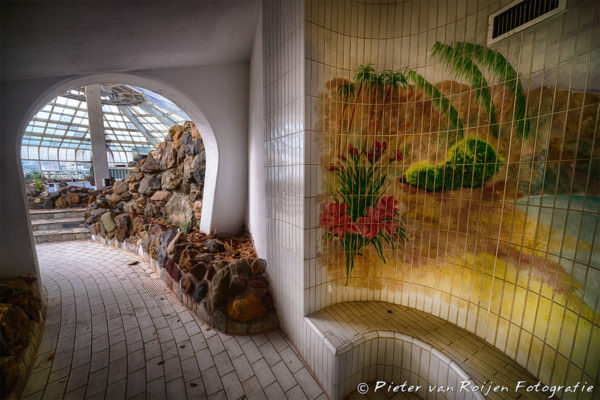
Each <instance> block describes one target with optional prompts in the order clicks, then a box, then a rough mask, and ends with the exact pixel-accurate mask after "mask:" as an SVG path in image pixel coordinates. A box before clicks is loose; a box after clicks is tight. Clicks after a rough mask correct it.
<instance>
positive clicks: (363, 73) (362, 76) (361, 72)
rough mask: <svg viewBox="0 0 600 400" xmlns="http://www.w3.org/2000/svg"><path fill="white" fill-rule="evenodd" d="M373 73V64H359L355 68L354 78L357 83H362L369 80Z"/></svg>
mask: <svg viewBox="0 0 600 400" xmlns="http://www.w3.org/2000/svg"><path fill="white" fill-rule="evenodd" d="M374 74H375V68H374V67H373V64H367V65H362V64H361V65H359V66H358V67H357V68H356V75H355V76H354V80H355V81H356V83H358V84H363V83H365V82H368V81H370V80H371V77H372V76H373V75H374Z"/></svg>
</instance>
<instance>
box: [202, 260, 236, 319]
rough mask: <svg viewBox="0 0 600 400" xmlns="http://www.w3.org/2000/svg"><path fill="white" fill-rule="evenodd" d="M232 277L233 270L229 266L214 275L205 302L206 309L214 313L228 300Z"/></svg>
mask: <svg viewBox="0 0 600 400" xmlns="http://www.w3.org/2000/svg"><path fill="white" fill-rule="evenodd" d="M230 279H231V270H230V269H229V268H223V269H221V270H219V271H218V272H217V273H216V274H215V276H214V277H213V279H212V282H211V285H210V289H209V291H208V298H207V300H206V304H205V308H206V311H207V312H208V313H209V314H213V313H214V311H215V309H216V308H217V307H219V306H221V305H223V304H225V302H226V301H227V296H228V294H229V283H230Z"/></svg>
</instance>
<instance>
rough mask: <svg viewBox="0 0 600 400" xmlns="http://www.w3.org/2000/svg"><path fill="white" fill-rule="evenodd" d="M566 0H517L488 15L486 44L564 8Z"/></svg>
mask: <svg viewBox="0 0 600 400" xmlns="http://www.w3.org/2000/svg"><path fill="white" fill-rule="evenodd" d="M565 5H566V0H519V1H516V2H514V3H512V4H509V5H508V6H506V7H504V8H503V9H502V10H500V11H498V12H497V13H494V14H492V15H491V16H490V27H489V34H488V44H490V43H493V42H496V41H498V40H501V39H504V38H505V37H508V36H510V35H512V34H514V33H516V32H519V31H521V30H523V29H525V28H528V27H530V26H532V25H533V24H536V23H538V22H540V21H543V20H545V19H546V18H549V17H551V16H553V15H556V14H557V13H559V12H560V11H563V10H564V9H565Z"/></svg>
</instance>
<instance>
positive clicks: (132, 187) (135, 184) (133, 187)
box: [129, 182, 140, 193]
mask: <svg viewBox="0 0 600 400" xmlns="http://www.w3.org/2000/svg"><path fill="white" fill-rule="evenodd" d="M139 188H140V183H139V182H130V183H129V191H130V192H134V193H137V191H138V189H139Z"/></svg>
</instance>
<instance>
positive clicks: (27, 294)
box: [0, 277, 44, 399]
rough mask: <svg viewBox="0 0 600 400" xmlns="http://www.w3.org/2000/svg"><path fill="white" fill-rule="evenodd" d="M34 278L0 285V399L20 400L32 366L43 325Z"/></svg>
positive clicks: (7, 281) (3, 282) (19, 279)
mask: <svg viewBox="0 0 600 400" xmlns="http://www.w3.org/2000/svg"><path fill="white" fill-rule="evenodd" d="M33 281H35V278H30V277H19V278H14V279H7V280H2V281H0V398H2V399H16V398H19V397H20V394H21V393H22V391H23V389H24V387H25V383H26V382H27V377H28V376H29V372H30V371H31V367H32V366H33V362H34V359H35V354H36V351H37V348H38V346H39V343H40V340H41V338H42V328H43V325H44V321H43V312H42V299H41V297H40V294H39V292H38V291H37V290H36V289H35V288H34V287H33V286H32V285H31V283H32V282H33Z"/></svg>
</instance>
